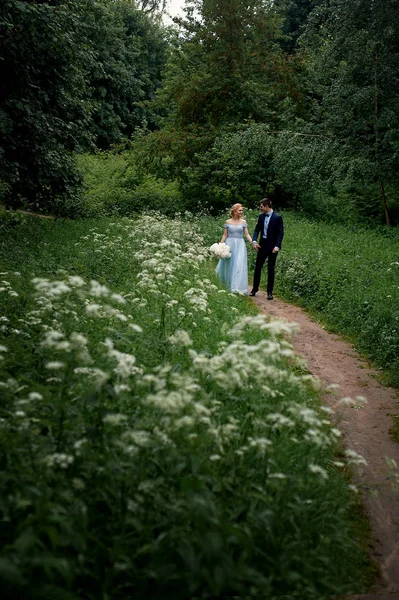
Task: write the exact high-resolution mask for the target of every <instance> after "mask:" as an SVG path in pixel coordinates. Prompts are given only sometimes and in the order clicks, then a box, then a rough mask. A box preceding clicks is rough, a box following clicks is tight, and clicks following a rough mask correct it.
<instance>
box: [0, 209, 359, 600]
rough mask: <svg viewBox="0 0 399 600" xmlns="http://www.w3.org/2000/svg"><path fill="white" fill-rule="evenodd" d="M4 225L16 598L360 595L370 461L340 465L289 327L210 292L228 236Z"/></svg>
mask: <svg viewBox="0 0 399 600" xmlns="http://www.w3.org/2000/svg"><path fill="white" fill-rule="evenodd" d="M2 217H4V218H2V222H1V225H0V227H1V232H0V233H1V236H0V240H1V241H0V253H1V254H0V256H1V260H2V265H3V268H2V272H1V277H0V290H1V291H0V293H1V306H2V310H1V317H0V320H1V322H0V331H1V345H0V355H1V361H0V372H1V377H0V386H1V397H2V400H1V415H0V444H1V465H2V469H1V473H0V497H1V504H0V510H1V514H2V518H1V529H0V532H1V542H2V543H1V548H2V550H1V558H0V573H1V579H2V590H3V593H4V594H5V595H7V597H8V598H18V599H19V600H21V599H22V598H30V599H33V598H40V600H42V599H44V598H51V599H52V600H55V599H57V598H60V599H68V600H78V599H83V598H84V599H88V600H98V599H100V598H102V599H104V600H105V599H112V600H119V599H121V600H122V599H124V600H125V599H127V598H133V597H134V598H143V599H144V598H149V597H173V598H181V599H183V598H187V597H192V596H193V597H202V598H209V597H217V596H235V595H237V596H246V595H251V596H262V597H273V596H279V597H281V596H284V595H287V596H290V597H291V596H298V597H306V598H330V597H331V596H333V595H336V594H340V593H351V592H352V593H354V592H359V591H362V590H364V589H366V588H367V585H368V583H369V577H370V569H369V565H368V559H367V555H366V552H365V551H364V548H363V541H362V539H361V535H360V533H359V531H358V527H357V526H356V525H354V524H353V521H352V517H351V514H352V511H353V510H354V509H355V507H356V506H357V503H358V500H357V495H356V491H355V490H354V489H353V488H352V486H350V485H349V484H348V482H347V479H346V477H345V473H346V471H347V469H348V468H350V465H352V464H355V465H356V464H359V463H362V462H363V459H362V457H360V456H359V455H357V454H356V453H354V452H352V451H350V450H349V451H347V452H346V454H344V455H343V458H342V459H341V456H340V457H339V460H338V459H337V456H338V454H340V455H341V454H342V447H341V445H340V431H339V430H338V429H337V428H336V427H335V417H334V415H333V414H331V411H330V410H329V409H328V408H323V407H320V405H319V402H318V391H317V382H316V381H314V380H313V379H312V378H311V377H310V376H308V375H307V374H304V373H303V370H302V369H299V368H298V369H295V368H292V366H291V365H292V364H295V360H296V358H295V356H294V354H293V350H292V347H291V345H290V343H289V341H287V336H290V335H291V334H292V333H293V326H292V325H290V324H287V323H282V322H278V321H277V322H276V321H269V320H268V319H267V318H266V317H265V316H263V315H259V314H257V313H256V312H255V308H254V307H253V305H252V304H251V303H250V302H249V300H248V299H247V298H245V297H242V296H237V295H232V294H230V293H228V292H227V291H226V290H225V289H223V288H222V287H221V285H220V284H219V282H218V281H217V280H216V278H215V275H214V267H215V263H214V261H213V260H212V259H211V258H210V255H209V252H208V250H207V247H208V245H209V244H208V241H209V239H208V238H212V240H211V241H212V242H214V241H217V239H218V237H219V234H218V236H217V237H215V235H216V230H217V229H219V227H220V224H218V223H217V222H216V221H215V220H212V223H211V221H210V220H209V219H200V218H195V217H193V216H192V215H185V216H182V217H176V218H166V217H165V216H162V215H161V214H152V215H141V216H137V218H134V219H127V218H114V219H110V218H107V219H99V220H93V221H80V222H72V221H69V222H68V221H65V222H63V221H59V220H57V221H42V220H38V219H35V218H32V217H23V216H15V215H9V213H7V214H6V213H4V214H2ZM207 223H208V224H209V223H211V225H209V227H208V228H207ZM288 227H289V228H291V227H292V228H293V226H292V225H290V221H288ZM290 235H291V236H292V233H291V232H290ZM287 245H288V244H287ZM288 256H290V250H287V257H288ZM287 261H288V258H287V259H285V260H284V261H281V262H282V271H284V273H285V272H286V271H287V269H288V266H287V265H288V263H287ZM284 277H285V279H286V278H287V276H286V275H285V276H284ZM280 284H281V285H283V283H282V278H281V273H280Z"/></svg>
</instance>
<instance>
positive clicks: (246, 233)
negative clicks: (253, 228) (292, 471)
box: [244, 227, 252, 244]
mask: <svg viewBox="0 0 399 600" xmlns="http://www.w3.org/2000/svg"><path fill="white" fill-rule="evenodd" d="M244 235H245V237H246V238H247V240H248V242H249V243H250V244H252V238H251V236H250V235H249V233H248V227H244Z"/></svg>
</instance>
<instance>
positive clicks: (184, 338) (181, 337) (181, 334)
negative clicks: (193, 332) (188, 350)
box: [168, 329, 193, 347]
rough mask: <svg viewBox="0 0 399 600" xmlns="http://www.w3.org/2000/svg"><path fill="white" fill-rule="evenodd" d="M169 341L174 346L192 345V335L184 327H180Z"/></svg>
mask: <svg viewBox="0 0 399 600" xmlns="http://www.w3.org/2000/svg"><path fill="white" fill-rule="evenodd" d="M168 340H169V342H170V343H171V344H172V345H174V346H185V347H187V346H192V343H193V342H192V340H191V338H190V335H189V334H188V333H187V331H185V330H184V329H178V330H177V331H175V333H174V334H173V335H171V336H169V338H168Z"/></svg>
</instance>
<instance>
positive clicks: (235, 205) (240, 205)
mask: <svg viewBox="0 0 399 600" xmlns="http://www.w3.org/2000/svg"><path fill="white" fill-rule="evenodd" d="M239 208H242V204H233V206H232V207H231V208H230V217H234V213H235V212H236V211H237V210H238V209H239Z"/></svg>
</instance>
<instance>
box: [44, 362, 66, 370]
mask: <svg viewBox="0 0 399 600" xmlns="http://www.w3.org/2000/svg"><path fill="white" fill-rule="evenodd" d="M64 367H65V363H63V362H60V361H58V360H53V361H50V362H48V363H47V364H46V369H51V370H53V371H57V370H59V369H63V368H64Z"/></svg>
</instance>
